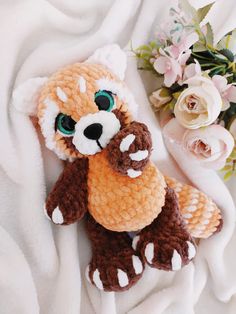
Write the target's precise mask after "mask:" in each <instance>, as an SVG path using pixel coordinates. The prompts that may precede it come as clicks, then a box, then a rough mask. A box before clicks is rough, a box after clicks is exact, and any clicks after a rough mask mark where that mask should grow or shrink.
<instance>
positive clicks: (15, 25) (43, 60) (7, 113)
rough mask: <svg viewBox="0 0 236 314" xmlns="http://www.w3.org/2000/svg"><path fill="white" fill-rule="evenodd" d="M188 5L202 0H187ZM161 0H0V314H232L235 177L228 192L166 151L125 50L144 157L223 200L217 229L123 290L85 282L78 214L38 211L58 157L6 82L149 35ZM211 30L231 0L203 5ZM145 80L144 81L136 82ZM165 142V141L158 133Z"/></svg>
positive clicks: (231, 19) (223, 21) (230, 11)
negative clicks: (175, 264) (184, 258)
mask: <svg viewBox="0 0 236 314" xmlns="http://www.w3.org/2000/svg"><path fill="white" fill-rule="evenodd" d="M191 2H192V3H193V4H195V5H198V6H200V5H204V4H206V3H209V2H211V1H206V0H192V1H191ZM169 5H170V1H168V0H165V1H157V0H143V1H140V0H116V1H111V0H103V1H102V0H99V1H95V0H81V1H78V0H48V1H46V0H11V1H7V0H2V1H1V2H0V36H1V43H2V44H1V49H0V51H1V52H0V55H1V58H0V69H1V71H0V136H1V140H0V152H1V153H0V314H37V313H42V314H76V313H81V314H90V313H91V314H92V313H97V314H119V313H130V314H131V313H132V314H141V313H142V314H143V313H147V314H152V313H158V314H162V313H165V314H170V313H174V314H191V313H196V314H210V313H215V314H220V313H226V314H231V313H232V314H233V313H235V312H236V271H235V260H236V233H234V227H235V208H234V204H233V199H232V196H233V197H236V183H235V181H231V183H230V186H229V187H230V191H231V195H230V193H229V192H228V190H227V188H226V187H225V185H224V183H223V182H222V181H221V179H220V178H219V177H218V176H217V175H216V174H215V173H214V172H212V171H207V170H205V171H204V170H202V169H196V168H195V169H193V168H192V167H191V165H190V164H188V163H187V164H186V163H184V156H182V155H181V152H179V154H178V155H176V156H175V158H176V160H177V161H178V162H179V164H180V167H178V166H177V165H176V163H175V162H174V161H173V159H172V158H171V157H170V156H169V154H168V153H167V150H166V148H165V147H164V145H163V141H162V137H161V131H160V128H159V126H158V123H157V120H156V118H155V116H154V114H153V112H152V110H151V109H150V106H149V103H148V100H147V96H146V93H147V92H149V91H151V90H152V89H153V88H155V86H154V84H153V82H152V80H150V78H149V80H148V77H147V75H146V74H142V75H140V73H139V72H138V71H137V69H136V61H135V59H134V58H133V57H131V56H130V57H129V62H128V71H127V75H126V81H127V84H128V85H129V87H130V88H131V90H132V92H133V93H134V94H135V97H136V100H137V102H138V103H139V105H140V120H143V121H144V122H145V123H147V124H148V126H149V128H150V130H151V131H152V135H153V139H154V152H153V159H154V161H155V162H156V164H157V165H158V167H159V168H160V169H161V170H163V171H164V172H165V173H167V174H170V175H174V176H176V177H177V178H179V179H182V180H184V181H192V182H193V183H194V184H195V185H196V186H198V187H199V188H201V189H202V190H203V191H205V192H206V193H208V194H209V195H211V196H212V197H213V198H214V200H215V201H216V202H217V203H218V204H219V206H220V207H221V208H222V211H223V214H224V219H225V224H224V228H223V231H222V232H221V233H220V234H219V235H216V236H214V237H212V238H211V239H209V240H205V241H202V242H201V244H200V247H199V250H198V254H197V257H196V259H195V260H194V262H193V263H190V265H188V266H187V267H185V268H183V269H182V270H181V271H178V272H176V273H174V272H172V273H167V272H164V271H158V270H155V269H150V268H148V267H147V268H146V270H145V273H144V276H143V278H142V279H141V280H140V281H139V283H138V284H137V285H136V286H135V287H133V288H132V289H130V290H129V291H128V292H125V293H117V294H114V293H103V292H100V291H98V290H97V289H96V288H94V287H92V286H91V285H90V284H89V283H87V282H86V280H85V277H84V270H85V267H86V265H87V263H88V261H89V258H90V245H89V242H88V240H87V238H86V235H85V232H84V229H83V223H79V225H77V224H75V225H72V226H68V227H60V226H54V225H52V224H51V223H50V222H49V221H48V220H47V219H46V218H45V216H44V213H43V204H44V199H45V196H46V189H47V190H49V189H50V187H51V186H52V185H53V183H54V182H55V180H56V178H57V177H58V174H59V173H60V171H61V163H60V162H59V161H58V159H57V158H56V157H55V156H54V155H53V154H52V153H51V152H49V151H48V150H46V149H45V148H44V144H43V141H42V140H41V139H40V141H41V145H40V143H39V139H38V136H37V134H36V132H35V130H34V127H33V126H32V123H31V121H30V120H29V118H28V117H27V116H25V115H24V114H20V113H18V112H17V111H15V109H14V108H13V107H12V105H11V94H12V90H13V88H14V86H17V85H18V84H20V83H21V82H23V81H25V80H26V79H28V78H30V77H35V76H45V75H50V73H52V72H54V71H55V70H57V69H58V68H59V67H61V66H64V65H66V64H69V63H72V62H75V61H80V60H84V59H85V58H86V57H88V56H89V55H90V54H91V53H92V52H93V50H94V49H95V48H98V47H100V46H102V45H104V44H107V43H111V42H117V43H119V44H120V45H121V46H122V47H124V48H125V49H126V50H128V47H129V46H130V44H129V42H130V40H132V45H133V46H134V47H136V46H137V45H139V44H141V43H143V42H144V41H146V40H147V38H148V37H150V36H151V33H152V29H153V25H154V22H155V23H159V22H160V20H161V18H162V17H163V16H164V15H165V14H166V12H167V10H168V6H169ZM209 19H210V21H211V22H212V24H213V27H214V30H215V32H216V34H217V35H216V37H217V38H219V37H220V36H221V35H223V34H224V33H226V32H227V31H229V30H231V29H232V28H233V27H236V6H235V0H218V1H217V3H216V4H215V6H214V9H213V10H212V12H211V14H210V15H209ZM144 83H145V84H144ZM167 144H168V143H167Z"/></svg>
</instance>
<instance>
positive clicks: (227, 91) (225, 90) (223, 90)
mask: <svg viewBox="0 0 236 314" xmlns="http://www.w3.org/2000/svg"><path fill="white" fill-rule="evenodd" d="M212 81H213V83H214V85H215V87H216V88H217V89H218V91H219V92H220V95H221V97H222V101H223V105H222V110H227V109H228V108H229V107H230V102H235V103H236V86H234V85H232V84H228V82H227V79H226V78H225V77H224V76H221V75H214V76H213V77H212Z"/></svg>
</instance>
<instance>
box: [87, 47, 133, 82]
mask: <svg viewBox="0 0 236 314" xmlns="http://www.w3.org/2000/svg"><path fill="white" fill-rule="evenodd" d="M86 62H89V63H98V64H102V65H105V66H106V67H107V68H108V69H109V70H111V71H112V72H113V73H114V74H116V75H117V76H118V77H119V78H120V79H121V80H123V79H124V76H125V70H126V67H127V57H126V54H125V52H124V51H123V50H122V49H121V48H120V47H119V46H118V45H116V44H112V45H107V46H104V47H102V48H98V49H97V50H95V52H94V54H92V56H91V57H89V58H88V59H87V61H86Z"/></svg>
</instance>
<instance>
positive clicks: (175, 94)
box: [172, 91, 182, 100]
mask: <svg viewBox="0 0 236 314" xmlns="http://www.w3.org/2000/svg"><path fill="white" fill-rule="evenodd" d="M181 93H182V91H181V92H175V93H173V94H172V96H173V97H174V99H176V100H178V98H179V96H180V94H181Z"/></svg>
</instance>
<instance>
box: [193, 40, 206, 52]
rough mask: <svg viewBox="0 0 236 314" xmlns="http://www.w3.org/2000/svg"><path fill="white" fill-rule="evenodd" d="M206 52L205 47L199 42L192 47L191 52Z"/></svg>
mask: <svg viewBox="0 0 236 314" xmlns="http://www.w3.org/2000/svg"><path fill="white" fill-rule="evenodd" d="M201 51H206V46H205V45H203V43H201V42H200V41H198V42H196V44H194V45H193V52H201Z"/></svg>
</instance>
